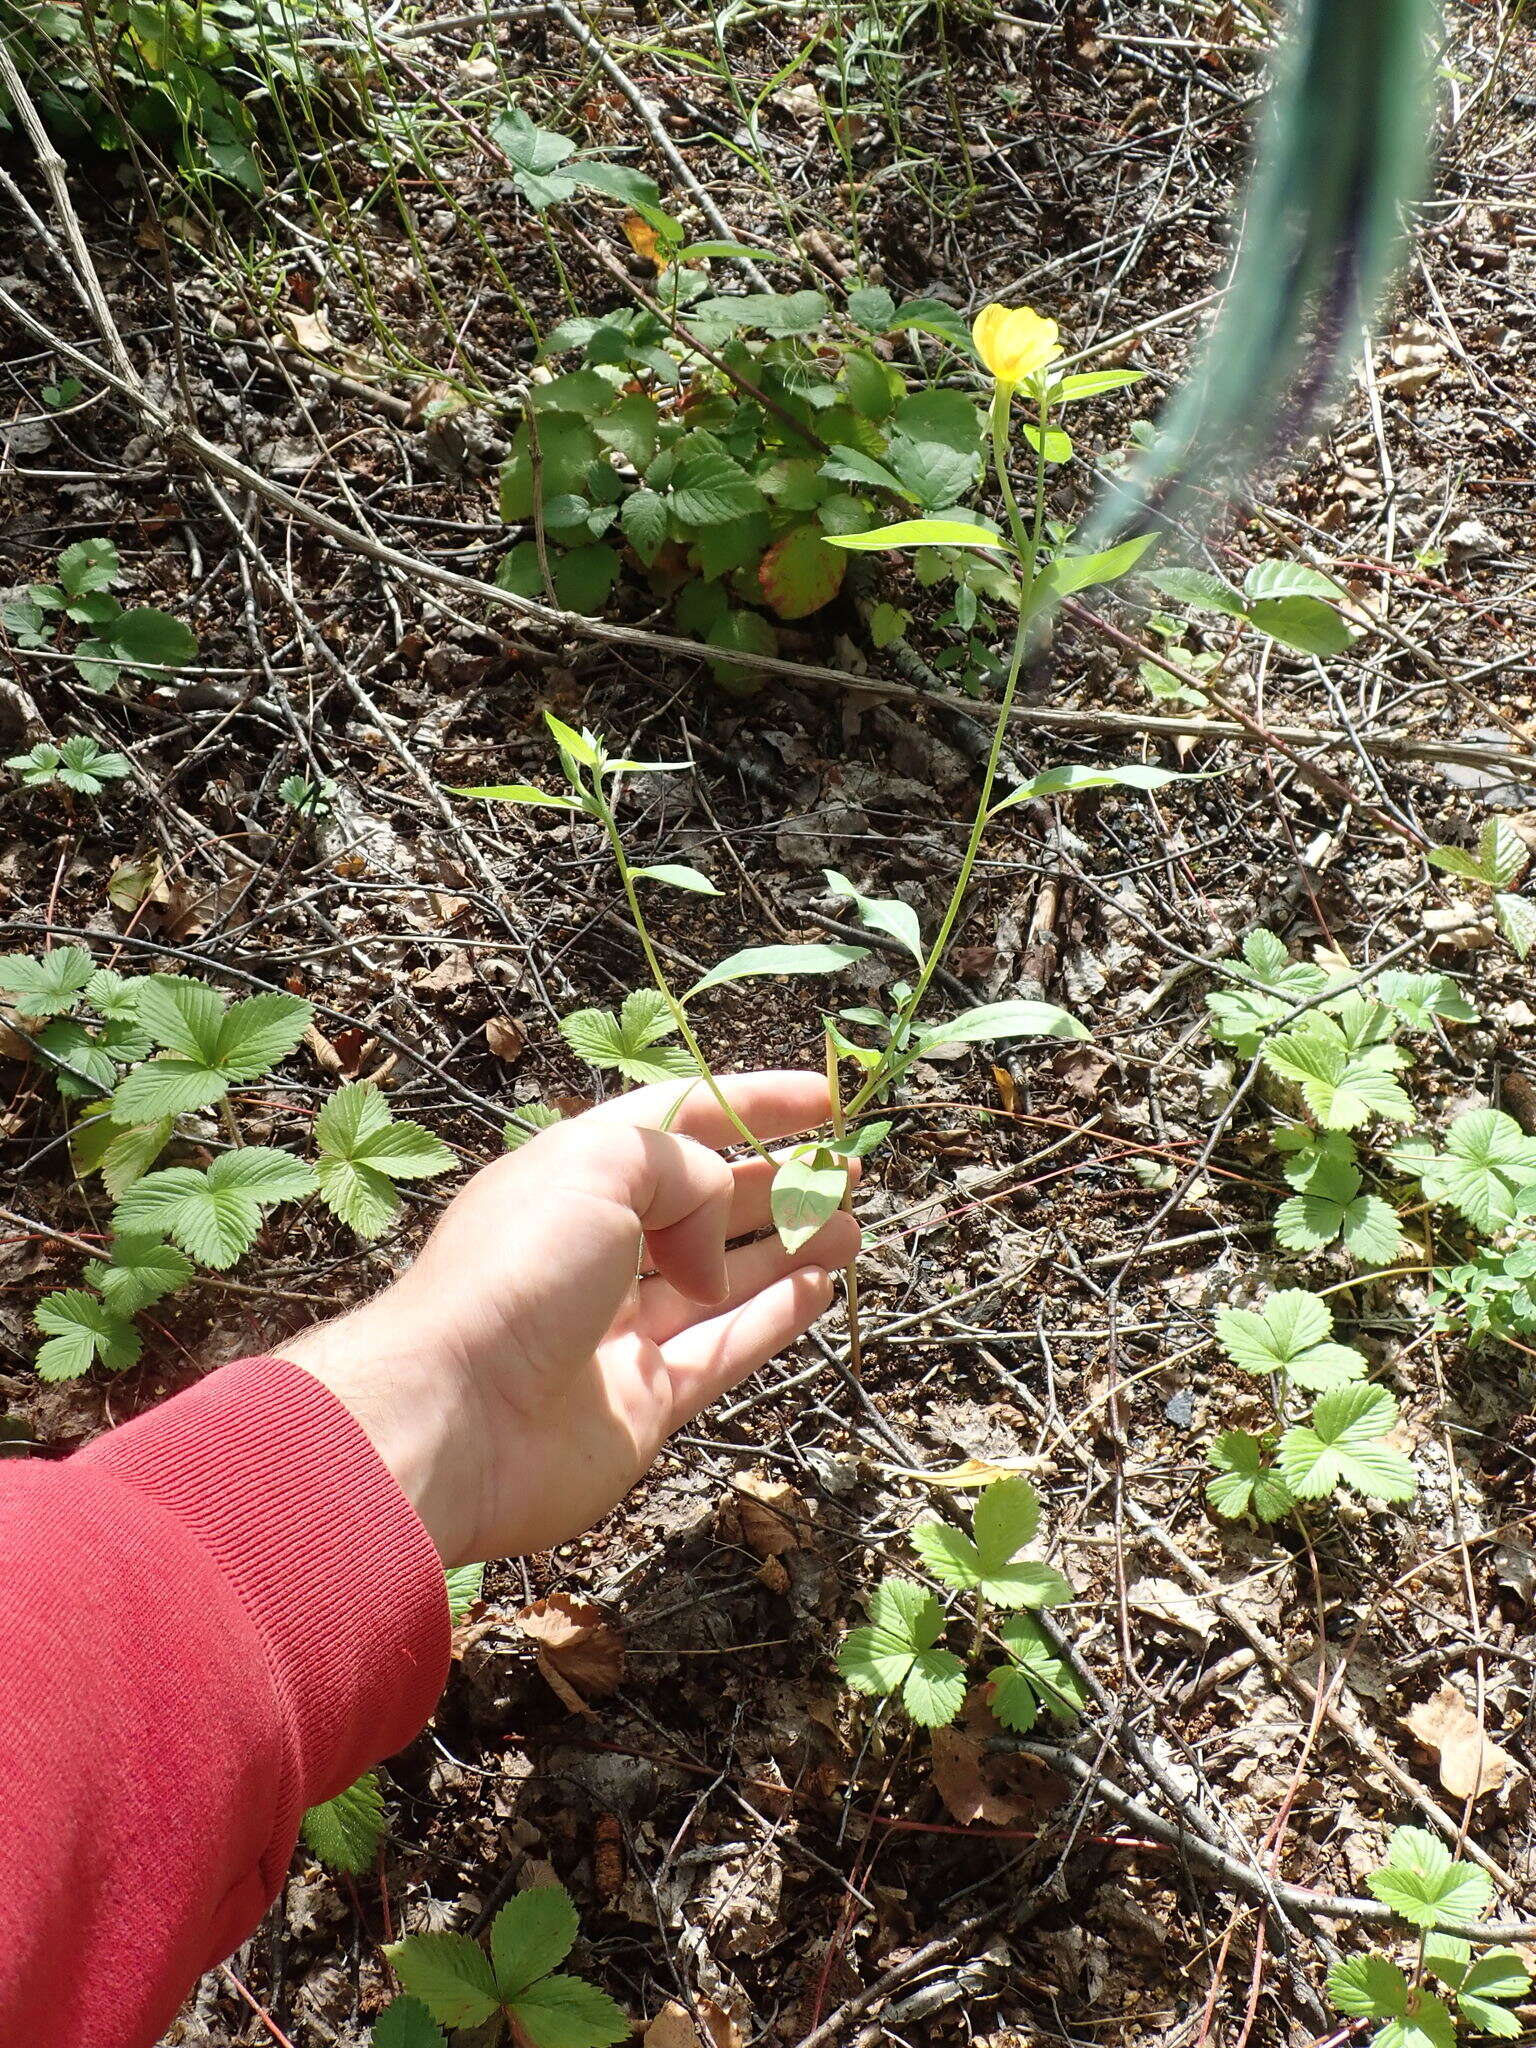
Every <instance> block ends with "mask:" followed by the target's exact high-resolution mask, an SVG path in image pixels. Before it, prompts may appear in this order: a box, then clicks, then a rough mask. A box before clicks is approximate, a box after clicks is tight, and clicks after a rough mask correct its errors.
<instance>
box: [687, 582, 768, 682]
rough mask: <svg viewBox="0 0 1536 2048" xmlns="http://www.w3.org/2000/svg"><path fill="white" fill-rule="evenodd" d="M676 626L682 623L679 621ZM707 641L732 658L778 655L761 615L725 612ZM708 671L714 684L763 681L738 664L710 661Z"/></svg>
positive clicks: (750, 669) (717, 620)
mask: <svg viewBox="0 0 1536 2048" xmlns="http://www.w3.org/2000/svg"><path fill="white" fill-rule="evenodd" d="M697 587H699V588H707V587H708V586H697ZM685 594H686V593H685ZM678 623H679V624H681V623H682V621H681V618H679V621H678ZM706 638H707V640H708V642H709V645H710V646H711V647H718V648H719V649H721V650H722V652H729V653H733V654H777V653H778V651H779V643H778V640H777V638H776V636H775V634H774V630H773V628H772V626H770V625H769V623H768V621H767V620H766V619H765V618H764V617H763V615H762V613H761V612H749V611H727V612H725V613H723V614H722V615H721V616H720V617H719V618H717V619H716V620H715V621H714V622H713V624H712V625H711V626H710V628H709V631H708V633H707V635H706ZM710 668H711V669H712V670H713V672H714V675H715V679H716V681H717V682H721V683H741V684H753V685H755V684H756V683H758V682H760V681H761V680H762V676H761V672H760V671H759V670H756V669H752V668H748V667H746V666H745V665H744V664H743V663H741V662H739V661H711V662H710Z"/></svg>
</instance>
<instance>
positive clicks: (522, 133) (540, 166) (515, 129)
mask: <svg viewBox="0 0 1536 2048" xmlns="http://www.w3.org/2000/svg"><path fill="white" fill-rule="evenodd" d="M491 139H492V140H493V141H494V142H495V144H496V145H497V147H498V148H499V149H500V150H501V151H502V152H503V154H504V155H505V156H506V157H507V159H508V161H509V162H510V163H511V165H512V181H513V183H514V184H515V185H516V186H517V189H518V191H519V192H521V193H522V195H523V197H524V198H525V199H526V200H527V202H528V204H529V205H530V206H531V207H533V208H534V209H535V211H536V212H540V213H542V212H543V211H544V210H545V209H546V208H548V207H551V206H558V205H560V204H561V203H562V202H563V201H564V200H567V199H569V198H570V197H571V195H572V193H573V192H574V191H575V190H576V183H577V181H576V179H575V178H574V177H572V176H570V175H568V174H567V173H564V172H560V171H558V170H557V168H556V167H557V166H558V165H560V164H563V163H564V162H565V161H566V159H567V158H568V157H572V156H574V155H575V153H576V145H575V143H574V142H570V141H568V140H567V139H566V137H565V136H563V135H556V134H554V133H553V131H552V130H550V129H548V128H539V127H536V126H535V125H534V123H533V122H532V121H531V120H530V119H529V117H528V116H527V114H525V113H524V112H523V110H522V108H521V107H508V109H507V110H506V112H505V113H504V114H502V115H500V116H499V117H498V119H497V120H496V121H495V122H494V123H493V124H492V127H491Z"/></svg>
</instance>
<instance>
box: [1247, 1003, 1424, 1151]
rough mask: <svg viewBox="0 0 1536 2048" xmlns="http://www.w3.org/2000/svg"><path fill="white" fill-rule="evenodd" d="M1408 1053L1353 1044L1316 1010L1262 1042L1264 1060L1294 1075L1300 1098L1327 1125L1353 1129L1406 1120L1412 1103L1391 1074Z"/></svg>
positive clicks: (1289, 1077) (1289, 1078) (1284, 1073)
mask: <svg viewBox="0 0 1536 2048" xmlns="http://www.w3.org/2000/svg"><path fill="white" fill-rule="evenodd" d="M1407 1059H1408V1055H1407V1054H1406V1053H1405V1052H1403V1051H1401V1050H1400V1049H1399V1048H1398V1047H1396V1046H1394V1045H1390V1044H1378V1045H1369V1046H1365V1047H1362V1048H1356V1047H1352V1046H1351V1045H1350V1042H1349V1040H1348V1038H1347V1037H1346V1035H1345V1033H1344V1031H1343V1030H1342V1028H1341V1027H1340V1025H1339V1024H1338V1022H1337V1021H1336V1020H1335V1019H1334V1018H1332V1017H1328V1016H1324V1015H1321V1014H1319V1013H1316V1012H1314V1013H1313V1014H1312V1015H1311V1016H1308V1017H1303V1018H1302V1019H1301V1020H1300V1022H1299V1023H1297V1024H1295V1025H1293V1026H1292V1027H1291V1028H1290V1029H1289V1030H1288V1031H1282V1032H1278V1033H1277V1034H1276V1035H1275V1036H1274V1037H1273V1038H1272V1039H1270V1041H1269V1043H1268V1044H1267V1045H1266V1046H1265V1047H1264V1063H1265V1065H1266V1066H1267V1067H1268V1068H1269V1069H1270V1071H1271V1072H1272V1073H1275V1074H1278V1075H1279V1076H1280V1077H1281V1079H1282V1080H1286V1081H1292V1082H1294V1083H1295V1084H1296V1086H1297V1087H1298V1088H1299V1089H1300V1091H1301V1097H1302V1100H1303V1101H1304V1102H1305V1103H1306V1105H1307V1107H1308V1109H1310V1110H1311V1111H1312V1113H1313V1115H1314V1116H1315V1117H1316V1118H1317V1119H1318V1121H1319V1123H1321V1124H1322V1125H1323V1126H1324V1127H1325V1128H1326V1129H1329V1130H1340V1131H1349V1130H1354V1129H1355V1128H1356V1127H1357V1126H1358V1125H1360V1124H1363V1123H1368V1122H1370V1121H1371V1119H1372V1118H1374V1117H1384V1118H1386V1119H1387V1120H1388V1121H1389V1122H1392V1123H1407V1122H1408V1121H1409V1120H1410V1119H1411V1118H1412V1116H1413V1104H1412V1102H1411V1101H1410V1100H1409V1098H1408V1096H1407V1094H1406V1093H1405V1092H1404V1090H1403V1088H1402V1087H1401V1085H1400V1084H1399V1083H1398V1082H1397V1081H1395V1080H1393V1078H1392V1073H1393V1069H1394V1068H1396V1067H1400V1066H1403V1065H1404V1064H1406V1062H1407Z"/></svg>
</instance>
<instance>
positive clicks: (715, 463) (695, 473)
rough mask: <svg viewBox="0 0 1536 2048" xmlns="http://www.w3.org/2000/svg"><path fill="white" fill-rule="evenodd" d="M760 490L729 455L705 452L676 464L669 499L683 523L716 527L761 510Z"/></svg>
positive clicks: (675, 516)
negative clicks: (675, 472) (729, 520)
mask: <svg viewBox="0 0 1536 2048" xmlns="http://www.w3.org/2000/svg"><path fill="white" fill-rule="evenodd" d="M764 503H765V501H764V498H763V494H762V492H761V491H760V490H759V489H758V487H757V485H756V484H755V483H754V482H753V481H752V479H751V477H749V476H748V475H747V472H746V471H745V470H744V469H743V468H742V467H741V465H740V463H738V462H733V461H732V460H731V459H730V457H729V456H728V455H723V454H714V453H710V452H705V453H703V454H699V455H691V456H689V457H687V458H686V459H685V460H684V461H682V462H681V463H679V464H678V468H677V474H676V475H675V477H674V478H673V481H672V492H671V499H670V506H671V512H672V515H673V517H674V518H676V519H680V520H681V521H682V523H683V524H684V525H685V526H719V525H721V524H723V523H724V522H725V521H726V520H728V519H740V518H742V517H743V516H744V515H745V514H747V513H749V512H761V511H762V510H763V509H764Z"/></svg>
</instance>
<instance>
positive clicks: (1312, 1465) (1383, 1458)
mask: <svg viewBox="0 0 1536 2048" xmlns="http://www.w3.org/2000/svg"><path fill="white" fill-rule="evenodd" d="M1396 1427H1397V1403H1396V1401H1394V1400H1393V1398H1392V1396H1391V1395H1390V1394H1389V1393H1387V1391H1386V1390H1385V1388H1383V1387H1371V1386H1360V1385H1356V1386H1346V1387H1338V1388H1335V1390H1334V1391H1333V1392H1332V1393H1330V1394H1324V1395H1322V1396H1321V1398H1320V1399H1319V1400H1318V1403H1317V1405H1316V1407H1315V1408H1314V1409H1313V1411H1312V1420H1311V1423H1310V1424H1304V1425H1299V1426H1297V1427H1295V1428H1292V1429H1288V1430H1287V1431H1286V1432H1285V1434H1284V1435H1283V1436H1282V1437H1281V1439H1280V1449H1279V1453H1278V1462H1279V1466H1280V1473H1281V1476H1282V1478H1283V1479H1284V1480H1285V1482H1286V1484H1287V1486H1289V1487H1290V1489H1291V1491H1292V1492H1293V1493H1294V1494H1295V1495H1296V1498H1297V1499H1298V1500H1321V1499H1322V1498H1323V1497H1324V1496H1325V1495H1327V1494H1330V1493H1332V1491H1333V1489H1334V1487H1335V1486H1336V1485H1338V1484H1339V1483H1340V1482H1341V1481H1342V1483H1343V1484H1344V1485H1345V1486H1347V1487H1350V1488H1351V1489H1352V1490H1353V1491H1354V1492H1355V1493H1359V1494H1363V1495H1365V1497H1366V1498H1367V1499H1368V1500H1386V1501H1398V1500H1410V1499H1412V1497H1413V1491H1414V1487H1415V1484H1416V1481H1415V1478H1414V1471H1413V1465H1412V1462H1411V1461H1410V1460H1409V1459H1408V1458H1405V1457H1404V1456H1403V1454H1402V1452H1401V1451H1394V1450H1392V1449H1390V1448H1389V1447H1388V1446H1387V1444H1386V1443H1384V1442H1383V1441H1382V1439H1383V1438H1385V1437H1386V1436H1387V1435H1388V1433H1389V1432H1390V1431H1391V1430H1393V1429H1395V1428H1396ZM1449 1917H1453V1918H1454V1917H1455V1916H1454V1915H1452V1916H1449Z"/></svg>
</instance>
